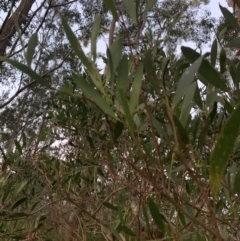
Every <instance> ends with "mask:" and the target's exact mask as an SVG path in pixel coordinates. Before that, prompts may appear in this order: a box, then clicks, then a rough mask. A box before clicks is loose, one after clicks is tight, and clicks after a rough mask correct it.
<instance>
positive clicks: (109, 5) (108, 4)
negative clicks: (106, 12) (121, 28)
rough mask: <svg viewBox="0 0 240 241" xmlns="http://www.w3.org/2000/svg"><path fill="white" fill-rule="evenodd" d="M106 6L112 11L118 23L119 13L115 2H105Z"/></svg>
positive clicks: (104, 0) (107, 0)
mask: <svg viewBox="0 0 240 241" xmlns="http://www.w3.org/2000/svg"><path fill="white" fill-rule="evenodd" d="M103 2H104V4H105V5H106V6H107V7H108V8H109V9H110V11H111V12H112V15H113V17H114V19H115V20H116V21H118V13H117V9H116V6H115V3H114V0H103Z"/></svg>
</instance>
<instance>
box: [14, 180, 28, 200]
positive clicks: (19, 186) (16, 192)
mask: <svg viewBox="0 0 240 241" xmlns="http://www.w3.org/2000/svg"><path fill="white" fill-rule="evenodd" d="M26 184H27V181H23V182H21V183H19V184H18V185H17V186H16V188H15V190H14V191H13V194H12V197H13V198H16V197H17V196H18V194H19V193H20V192H21V191H22V189H23V188H24V187H25V185H26Z"/></svg>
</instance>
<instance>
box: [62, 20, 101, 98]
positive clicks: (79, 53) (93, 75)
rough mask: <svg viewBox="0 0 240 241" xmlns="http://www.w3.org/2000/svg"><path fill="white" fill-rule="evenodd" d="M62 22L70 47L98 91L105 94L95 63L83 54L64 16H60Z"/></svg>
mask: <svg viewBox="0 0 240 241" xmlns="http://www.w3.org/2000/svg"><path fill="white" fill-rule="evenodd" d="M62 24H63V28H64V31H65V33H66V35H67V38H68V40H69V42H70V44H71V47H72V48H73V50H74V52H75V53H76V55H77V56H78V58H79V59H80V60H81V62H82V63H83V65H84V66H85V67H86V68H87V71H88V74H89V75H90V77H91V79H92V81H93V83H94V84H95V86H96V87H97V88H98V89H99V91H100V92H101V93H103V94H105V90H104V88H103V84H102V81H101V75H100V73H99V71H98V69H97V67H96V66H95V64H94V63H93V62H92V61H91V60H90V59H89V58H87V57H86V55H85V54H84V52H83V50H82V48H81V46H80V44H79V42H78V39H77V37H76V36H75V35H74V33H73V31H72V30H71V28H70V27H69V25H68V23H67V21H66V19H65V18H62Z"/></svg>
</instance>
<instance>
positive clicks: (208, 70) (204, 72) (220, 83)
mask: <svg viewBox="0 0 240 241" xmlns="http://www.w3.org/2000/svg"><path fill="white" fill-rule="evenodd" d="M181 49H182V52H183V54H184V56H185V57H186V58H187V59H188V60H189V61H190V62H191V63H193V62H194V61H196V60H197V59H198V58H199V57H200V54H199V53H197V52H196V51H195V50H193V49H191V48H188V47H182V48H181ZM198 73H199V74H200V75H201V76H202V77H203V78H204V79H205V80H206V81H208V83H209V84H211V85H213V86H215V87H217V88H219V89H220V90H222V91H228V88H227V86H226V80H225V79H224V78H223V76H222V75H220V74H219V73H218V72H217V70H216V69H215V68H214V67H213V66H212V65H211V64H210V63H209V62H208V61H207V60H205V59H204V60H203V61H202V64H201V66H200V68H199V70H198Z"/></svg>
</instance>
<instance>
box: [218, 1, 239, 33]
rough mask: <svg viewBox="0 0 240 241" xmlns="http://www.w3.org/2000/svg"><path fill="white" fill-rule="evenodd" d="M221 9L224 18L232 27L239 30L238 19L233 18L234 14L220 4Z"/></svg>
mask: <svg viewBox="0 0 240 241" xmlns="http://www.w3.org/2000/svg"><path fill="white" fill-rule="evenodd" d="M233 1H234V0H233ZM219 7H220V10H221V12H222V14H223V16H224V18H225V19H226V20H227V22H228V23H229V24H231V25H232V27H234V28H236V29H239V25H238V22H237V20H236V18H235V17H234V16H233V14H232V13H231V12H230V11H229V10H228V9H227V8H224V7H222V6H221V5H220V4H219Z"/></svg>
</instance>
